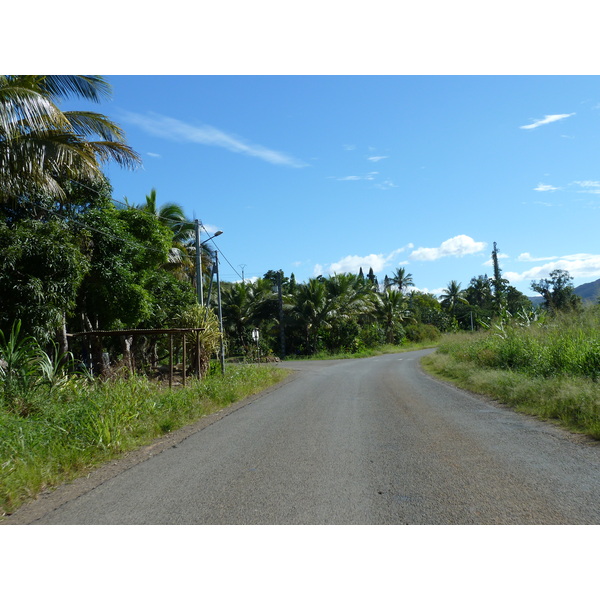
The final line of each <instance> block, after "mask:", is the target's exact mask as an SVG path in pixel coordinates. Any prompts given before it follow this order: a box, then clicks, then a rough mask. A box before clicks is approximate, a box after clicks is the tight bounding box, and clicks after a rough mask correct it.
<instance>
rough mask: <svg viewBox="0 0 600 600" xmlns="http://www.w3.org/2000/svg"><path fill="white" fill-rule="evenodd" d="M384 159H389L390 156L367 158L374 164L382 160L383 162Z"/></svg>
mask: <svg viewBox="0 0 600 600" xmlns="http://www.w3.org/2000/svg"><path fill="white" fill-rule="evenodd" d="M384 158H389V157H388V156H369V157H368V158H367V160H370V161H373V162H379V161H380V160H383V159H384Z"/></svg>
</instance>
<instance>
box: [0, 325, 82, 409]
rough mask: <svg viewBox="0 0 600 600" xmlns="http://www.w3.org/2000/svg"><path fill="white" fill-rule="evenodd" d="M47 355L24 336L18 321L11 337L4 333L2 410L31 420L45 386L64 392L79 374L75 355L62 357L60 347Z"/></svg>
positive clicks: (0, 380) (1, 337)
mask: <svg viewBox="0 0 600 600" xmlns="http://www.w3.org/2000/svg"><path fill="white" fill-rule="evenodd" d="M53 350H54V351H53V353H52V354H48V353H47V352H45V351H44V350H43V349H42V348H41V347H40V345H39V344H38V342H37V341H36V340H35V338H33V337H31V336H29V335H26V334H24V333H22V332H21V322H20V321H15V322H14V323H13V325H12V327H11V331H10V334H9V335H8V336H5V335H4V333H3V332H2V331H0V407H4V409H5V410H7V411H8V412H12V413H15V414H17V415H21V416H27V415H29V414H30V413H32V412H35V410H36V406H35V400H34V397H35V395H36V393H38V394H39V388H40V387H41V386H49V388H62V387H64V386H65V385H66V384H67V383H68V381H69V380H70V374H72V373H74V372H75V362H74V359H73V356H72V355H71V354H67V355H65V354H61V353H60V352H59V350H58V347H57V345H54V346H53Z"/></svg>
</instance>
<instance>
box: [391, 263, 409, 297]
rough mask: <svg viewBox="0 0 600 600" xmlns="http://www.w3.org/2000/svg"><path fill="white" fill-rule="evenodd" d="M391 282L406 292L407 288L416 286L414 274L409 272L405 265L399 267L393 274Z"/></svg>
mask: <svg viewBox="0 0 600 600" xmlns="http://www.w3.org/2000/svg"><path fill="white" fill-rule="evenodd" d="M390 284H391V285H396V286H398V289H399V290H400V291H401V292H405V291H406V289H407V288H409V287H411V286H414V283H413V277H412V274H411V273H407V272H406V269H405V268H404V267H399V268H397V269H396V270H395V271H394V273H393V274H392V277H391V278H390Z"/></svg>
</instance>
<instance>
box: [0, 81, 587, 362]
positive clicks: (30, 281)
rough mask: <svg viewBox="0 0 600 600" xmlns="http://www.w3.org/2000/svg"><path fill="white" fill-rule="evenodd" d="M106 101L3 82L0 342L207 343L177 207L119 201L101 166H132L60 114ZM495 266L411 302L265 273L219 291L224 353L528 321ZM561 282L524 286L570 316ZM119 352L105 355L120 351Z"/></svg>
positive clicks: (396, 294) (89, 123)
mask: <svg viewBox="0 0 600 600" xmlns="http://www.w3.org/2000/svg"><path fill="white" fill-rule="evenodd" d="M109 93H110V86H109V85H108V84H107V83H106V81H105V80H104V79H103V78H101V77H97V76H0V216H1V219H0V257H1V263H0V331H2V332H3V333H4V334H5V335H8V334H9V332H10V331H11V330H12V328H13V327H14V323H15V322H17V321H20V323H21V328H22V331H23V332H25V333H27V334H28V335H32V336H34V337H35V338H36V339H37V340H39V342H40V343H42V344H47V345H55V348H56V351H57V352H59V351H60V352H67V351H68V350H72V349H73V341H72V339H71V340H70V338H69V336H68V334H69V333H73V332H85V331H87V332H89V331H97V330H113V329H129V328H137V329H160V328H170V327H191V326H194V327H198V326H203V325H207V322H210V323H211V327H212V331H213V334H214V327H215V325H214V324H215V322H216V321H215V319H216V317H215V315H214V313H213V310H212V309H210V310H204V311H203V310H200V307H199V306H198V302H197V293H196V288H197V285H198V282H197V281H196V273H195V264H196V250H195V244H194V241H195V237H194V224H193V223H192V222H191V221H190V219H188V218H187V217H186V215H185V214H184V211H183V209H182V208H181V206H179V205H178V204H176V203H166V204H162V205H159V204H158V203H157V192H156V190H151V191H150V193H149V194H148V195H147V196H146V198H145V201H142V202H139V203H130V202H129V200H127V199H126V200H125V202H124V203H117V202H115V201H114V200H113V199H112V189H111V185H110V181H109V180H108V179H107V178H106V177H105V176H104V174H103V172H102V165H103V164H104V163H105V162H107V161H110V160H113V161H117V163H118V164H121V165H122V166H124V167H127V168H132V167H135V166H136V165H137V164H139V156H138V155H137V154H136V153H135V152H134V151H133V150H132V149H131V148H130V147H129V146H127V144H126V142H125V137H124V133H123V132H122V130H121V129H120V128H119V127H118V126H117V125H116V124H114V123H112V122H111V121H110V120H109V119H108V118H106V117H105V116H103V115H100V114H98V113H92V112H89V111H86V112H64V111H61V110H60V109H59V108H58V105H59V102H60V101H61V100H63V99H66V98H72V97H76V98H84V99H87V100H90V101H94V102H98V101H100V99H102V98H105V97H107V96H108V95H109ZM201 252H202V261H201V262H202V266H203V271H202V274H201V276H202V277H203V278H205V279H206V281H205V283H208V278H209V276H210V275H209V274H210V273H211V267H212V263H213V261H214V253H213V251H212V250H211V248H210V247H209V246H207V245H206V244H204V245H202V247H201ZM492 259H493V264H494V272H493V275H492V277H488V276H487V275H478V276H475V277H473V278H472V279H471V281H470V283H469V285H468V287H466V288H465V289H463V288H462V287H461V284H460V283H459V282H457V281H455V280H453V281H450V282H449V283H448V286H447V288H446V289H445V290H444V291H443V293H442V294H441V295H440V296H439V297H437V296H435V295H433V294H430V293H424V292H421V291H418V290H417V289H416V287H415V284H414V282H413V276H412V274H411V273H408V272H407V271H406V270H405V269H404V268H397V269H396V270H395V271H394V272H393V273H392V274H391V275H390V276H387V275H386V276H385V278H384V280H383V281H381V282H379V281H378V280H377V277H376V276H375V274H374V273H373V270H372V269H370V270H369V272H368V273H367V274H366V275H365V274H364V273H363V271H362V269H361V271H360V272H359V273H358V274H351V273H341V274H335V275H331V276H328V277H324V276H319V277H314V278H311V279H309V280H308V281H306V282H297V281H296V279H295V277H294V274H293V273H292V274H290V275H289V276H286V275H285V274H284V273H283V272H282V271H281V270H270V271H268V272H267V273H265V274H264V275H263V277H262V278H259V279H258V280H256V281H252V282H250V281H242V282H237V283H222V313H223V326H224V334H225V336H226V345H227V352H228V354H229V355H235V356H245V357H246V356H254V354H255V353H258V352H259V351H260V353H261V354H262V356H265V355H277V356H298V355H314V354H316V353H319V352H328V353H339V352H356V351H359V350H361V349H364V348H372V347H375V346H378V345H382V344H395V345H397V344H401V343H403V342H404V341H407V340H408V341H424V340H435V339H436V338H437V337H438V336H439V335H440V334H441V333H443V332H448V331H454V330H457V329H477V328H479V327H481V326H485V324H486V323H489V322H490V320H491V319H493V318H494V317H495V316H497V315H499V314H500V313H501V312H502V311H508V312H510V313H513V314H516V313H518V312H519V311H531V310H532V306H531V303H530V301H529V300H528V298H527V297H526V296H524V295H523V294H522V293H520V292H519V291H517V290H516V289H515V288H514V287H512V286H510V285H509V282H508V281H506V280H505V279H503V278H502V274H501V269H500V267H499V264H498V250H497V247H496V244H495V243H494V251H493V252H492ZM570 279H571V278H570V276H569V275H568V273H566V272H562V271H561V272H554V273H553V274H551V278H550V279H549V280H541V281H540V282H537V283H534V284H532V289H534V290H535V291H538V292H539V293H540V294H541V295H542V296H543V298H544V301H545V304H546V308H548V309H549V310H564V309H567V308H568V309H576V308H577V301H576V300H574V299H573V298H574V295H573V293H572V286H571V285H570V283H569V282H570ZM204 289H205V290H206V289H208V286H205V287H204ZM212 295H213V296H216V290H214V289H213V291H212ZM575 298H576V297H575ZM208 300H209V301H210V303H211V306H213V307H214V306H215V305H216V298H209V299H208ZM207 319H208V321H207ZM257 332H258V340H257V339H256V336H257ZM213 337H214V336H213ZM108 343H112V344H113V346H114V345H115V344H118V343H117V342H108ZM121 344H122V346H121V347H119V346H118V345H116V346H114V347H112V348H111V350H112V352H113V353H115V354H118V353H121V354H123V353H124V352H125V351H126V348H125V347H124V346H123V344H124V341H123V340H121ZM105 349H106V348H101V347H96V348H95V349H90V352H92V351H94V352H95V353H96V356H97V355H98V353H101V352H102V351H103V350H105ZM137 350H138V351H139V352H142V351H143V352H145V353H146V354H147V356H146V358H147V359H149V360H151V361H152V362H154V363H156V362H157V361H159V360H160V358H161V347H160V343H159V341H158V340H145V346H144V348H138V349H137ZM96 362H97V363H98V364H99V359H98V358H96Z"/></svg>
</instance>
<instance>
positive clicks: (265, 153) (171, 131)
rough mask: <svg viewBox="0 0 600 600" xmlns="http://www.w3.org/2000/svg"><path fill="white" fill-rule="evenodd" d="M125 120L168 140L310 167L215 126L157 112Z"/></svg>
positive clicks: (125, 114) (127, 116) (124, 118)
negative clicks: (191, 122)
mask: <svg viewBox="0 0 600 600" xmlns="http://www.w3.org/2000/svg"><path fill="white" fill-rule="evenodd" d="M122 118H123V120H125V121H127V122H129V123H132V124H134V125H137V126H138V127H140V128H141V129H143V130H144V131H146V132H147V133H149V134H151V135H155V136H157V137H161V138H164V139H168V140H174V141H178V142H192V143H195V144H203V145H205V146H217V147H220V148H225V149H226V150H229V151H230V152H236V153H239V154H246V155H247V156H253V157H255V158H259V159H261V160H264V161H266V162H269V163H271V164H275V165H285V166H288V167H305V166H306V164H305V163H303V162H301V161H299V160H297V159H296V158H293V157H292V156H289V155H287V154H284V153H283V152H279V151H277V150H271V149H269V148H265V147H264V146H259V145H258V144H252V143H249V142H246V141H244V140H242V139H241V138H239V137H237V136H235V135H232V134H229V133H225V132H223V131H221V130H219V129H217V128H216V127H212V126H211V125H191V124H189V123H184V122H183V121H179V120H178V119H173V118H171V117H165V116H163V115H158V114H156V113H148V114H147V115H141V114H137V113H131V112H126V113H124V117H122Z"/></svg>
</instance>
